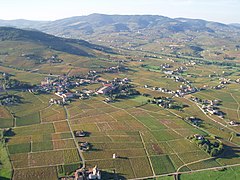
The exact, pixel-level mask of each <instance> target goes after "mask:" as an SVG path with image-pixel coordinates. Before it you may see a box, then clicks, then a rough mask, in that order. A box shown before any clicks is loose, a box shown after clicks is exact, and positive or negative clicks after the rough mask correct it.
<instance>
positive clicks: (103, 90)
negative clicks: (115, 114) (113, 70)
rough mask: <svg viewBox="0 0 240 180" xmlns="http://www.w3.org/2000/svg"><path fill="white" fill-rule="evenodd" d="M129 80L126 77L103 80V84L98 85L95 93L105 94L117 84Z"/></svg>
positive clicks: (126, 82) (125, 82)
mask: <svg viewBox="0 0 240 180" xmlns="http://www.w3.org/2000/svg"><path fill="white" fill-rule="evenodd" d="M129 82H130V80H129V79H128V78H123V79H121V78H114V79H113V80H112V81H107V82H103V86H102V87H100V88H99V89H98V90H97V91H96V93H97V94H104V95H105V94H107V93H109V92H110V91H112V90H115V89H116V88H117V87H118V86H119V85H123V84H128V83H129Z"/></svg>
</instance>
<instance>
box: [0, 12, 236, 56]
mask: <svg viewBox="0 0 240 180" xmlns="http://www.w3.org/2000/svg"><path fill="white" fill-rule="evenodd" d="M21 22H23V23H21ZM6 24H7V25H9V26H10V25H12V26H18V27H21V28H29V27H32V28H35V29H38V30H40V31H42V32H45V33H48V34H52V35H55V36H58V37H63V38H71V39H84V40H87V41H88V42H92V43H96V44H101V45H104V46H107V47H111V48H118V49H119V48H120V49H125V50H139V51H145V52H146V51H151V52H157V53H168V54H174V55H183V56H194V57H198V58H205V59H212V60H213V59H214V60H226V59H227V60H229V59H230V60H233V59H237V58H239V57H240V55H239V41H240V38H239V37H240V28H239V26H238V25H236V24H230V25H227V24H222V23H218V22H210V21H205V20H200V19H187V18H175V19H173V18H168V17H164V16H159V15H104V14H91V15H88V16H77V17H70V18H66V19H60V20H56V21H47V22H34V21H24V20H16V21H4V23H3V22H2V21H0V26H3V25H6ZM65 41H66V40H65ZM81 42H82V41H81ZM68 49H71V48H68Z"/></svg>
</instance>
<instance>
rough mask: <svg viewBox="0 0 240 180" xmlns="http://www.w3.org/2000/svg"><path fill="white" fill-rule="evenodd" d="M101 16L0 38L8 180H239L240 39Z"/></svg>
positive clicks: (0, 147)
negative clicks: (81, 175)
mask: <svg viewBox="0 0 240 180" xmlns="http://www.w3.org/2000/svg"><path fill="white" fill-rule="evenodd" d="M102 16H103V15H98V14H97V15H96V14H94V15H92V16H90V17H88V18H92V21H90V20H85V21H88V22H91V23H92V24H94V25H92V26H91V27H92V29H93V30H94V32H91V28H90V27H89V26H90V25H89V24H86V23H84V22H82V23H80V22H78V23H77V22H76V21H75V20H76V19H77V21H79V19H80V20H81V21H83V19H84V18H86V17H82V19H81V18H79V17H75V18H73V19H72V20H71V21H70V19H64V20H59V21H57V22H42V23H41V24H40V25H39V24H38V23H36V22H35V25H34V27H35V28H36V29H41V30H42V31H44V32H48V33H49V34H45V33H43V32H39V31H35V30H23V29H16V28H6V27H0V35H1V36H0V105H1V106H0V128H1V130H0V134H1V136H0V137H1V144H0V154H1V156H0V162H1V164H0V167H1V168H0V179H1V178H3V179H4V178H5V179H14V180H26V179H49V180H50V179H54V180H55V179H64V178H66V179H74V176H75V177H76V173H75V172H76V170H79V172H80V170H82V169H91V168H93V167H94V166H95V165H97V167H98V168H99V169H100V171H101V178H102V179H174V178H175V179H183V180H184V179H193V178H196V177H197V178H199V179H203V178H205V177H206V176H207V177H209V178H216V177H219V176H223V177H225V178H227V177H228V176H232V178H233V179H234V178H235V179H237V177H239V165H240V164H239V156H240V151H239V148H240V139H239V138H240V134H239V133H240V121H239V117H240V71H239V70H240V51H239V49H238V42H239V41H238V40H239V39H238V38H239V33H240V30H239V29H238V28H237V27H232V26H227V25H226V26H224V25H222V24H217V23H213V22H211V23H210V22H205V21H204V22H203V21H200V20H199V21H200V22H201V23H202V26H201V27H198V25H199V24H197V25H195V26H194V23H197V22H196V21H197V20H195V21H194V20H192V21H191V20H187V19H170V18H163V17H162V18H163V20H164V21H167V22H168V23H170V24H168V28H167V29H166V27H165V26H164V27H163V24H164V23H163V24H161V25H162V26H157V25H155V26H157V27H156V29H158V28H159V27H161V28H162V29H159V31H160V30H161V32H158V33H157V31H155V30H154V28H152V27H155V26H154V23H156V24H158V25H159V24H160V20H159V18H160V17H152V16H150V17H144V16H143V17H142V18H141V17H140V16H139V17H137V18H138V22H139V23H138V25H142V29H143V30H141V28H139V27H135V26H136V24H135V23H136V22H135V18H136V17H135V16H132V17H131V16H130V17H125V16H122V17H121V16H120V17H115V18H119V19H117V20H116V19H114V18H113V17H105V16H104V17H102ZM95 18H97V20H98V21H96V20H95ZM121 18H123V20H125V21H126V22H127V25H126V24H122V23H123V20H121ZM124 18H125V19H124ZM144 18H147V19H144ZM148 18H150V20H149V19H148ZM99 19H100V20H101V21H100V20H99ZM155 19H158V20H155ZM160 19H161V18H160ZM67 20H69V23H70V22H71V24H72V26H71V27H73V26H74V24H75V26H74V27H75V28H80V27H81V28H83V27H84V31H82V29H81V28H80V30H79V29H75V30H74V31H73V29H70V31H69V32H65V30H63V29H61V28H62V26H61V23H62V22H64V23H66V21H67ZM103 20H104V22H105V23H106V24H102V23H100V24H101V26H103V25H106V26H108V28H109V30H108V29H106V28H103V29H101V28H98V26H97V25H96V24H98V23H99V21H100V22H103ZM161 20H162V19H161ZM94 22H95V23H94ZM116 22H118V23H117V24H116ZM148 22H152V25H151V24H148ZM44 23H47V25H45V26H44ZM55 23H58V28H56V24H55ZM179 23H180V25H179ZM191 23H193V24H191ZM198 23H199V22H198ZM0 24H1V22H0ZM59 24H60V25H59ZM113 24H114V27H115V28H117V30H118V31H119V32H115V31H116V29H115V30H113V29H112V25H113ZM129 24H130V25H131V26H130V25H129ZM172 24H173V25H172ZM189 24H191V25H189ZM206 24H207V25H206ZM50 25H52V26H50ZM77 25H81V26H80V27H76V26H77ZM99 26H100V25H99ZM205 26H207V27H208V28H207V27H205ZM180 27H181V28H180ZM190 27H191V28H190ZM210 27H211V28H212V29H214V30H215V31H214V32H213V30H212V29H211V28H210ZM21 28H24V27H21ZM25 28H26V27H25ZM44 28H45V29H44ZM179 28H180V29H179ZM226 29H227V30H226ZM67 30H69V29H67V28H66V31H67ZM58 31H59V32H61V33H60V34H59V33H58ZM102 31H104V33H103V32H102ZM134 31H135V32H134ZM229 31H230V32H231V33H227V32H229ZM76 33H79V34H76ZM50 34H54V35H57V36H53V35H50ZM66 34H69V35H66ZM160 35H161V36H160ZM59 36H60V37H59ZM228 36H229V37H228ZM65 37H67V38H76V39H84V40H76V39H66V38H65ZM151 39H152V40H151ZM77 172H78V171H77ZM232 172H234V173H232ZM88 173H89V172H88ZM90 174H91V173H90Z"/></svg>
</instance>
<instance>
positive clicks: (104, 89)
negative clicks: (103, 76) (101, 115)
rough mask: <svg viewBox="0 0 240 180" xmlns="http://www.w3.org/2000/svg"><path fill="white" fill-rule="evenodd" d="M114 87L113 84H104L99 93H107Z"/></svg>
mask: <svg viewBox="0 0 240 180" xmlns="http://www.w3.org/2000/svg"><path fill="white" fill-rule="evenodd" d="M112 89H113V86H112V84H104V85H103V87H101V88H100V89H99V90H98V91H97V93H98V94H107V93H108V92H109V91H111V90H112Z"/></svg>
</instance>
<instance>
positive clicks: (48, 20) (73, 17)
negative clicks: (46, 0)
mask: <svg viewBox="0 0 240 180" xmlns="http://www.w3.org/2000/svg"><path fill="white" fill-rule="evenodd" d="M93 14H99V15H108V16H162V17H167V18H171V19H179V18H183V19H192V20H203V21H208V22H216V23H221V24H226V25H228V24H240V22H231V23H225V22H219V21H214V20H206V19H201V18H189V17H169V16H164V15H160V14H104V13H91V14H86V15H76V16H69V17H63V18H59V19H53V20H38V19H24V18H19V19H1V18H0V20H2V21H20V20H26V21H36V22H53V21H57V20H62V19H68V18H74V17H82V16H90V15H93Z"/></svg>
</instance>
